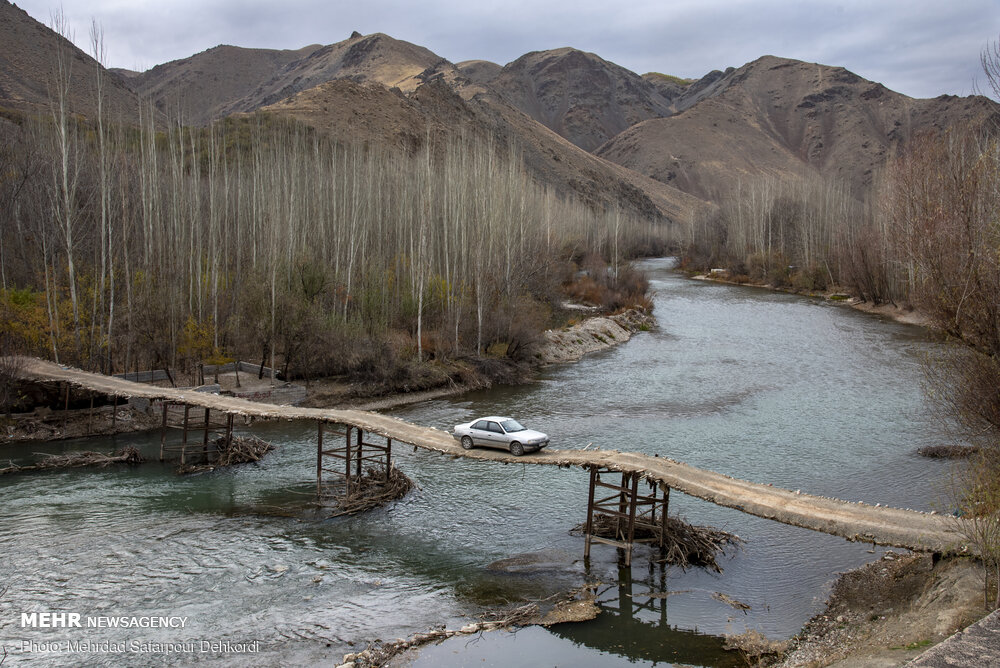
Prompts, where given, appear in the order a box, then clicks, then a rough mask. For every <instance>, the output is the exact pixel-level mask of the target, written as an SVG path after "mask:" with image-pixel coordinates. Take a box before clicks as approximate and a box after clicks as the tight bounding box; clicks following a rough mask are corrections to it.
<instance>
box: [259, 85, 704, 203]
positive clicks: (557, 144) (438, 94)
mask: <svg viewBox="0 0 1000 668" xmlns="http://www.w3.org/2000/svg"><path fill="white" fill-rule="evenodd" d="M262 109H263V110H264V111H268V112H272V113H276V114H281V115H287V116H291V117H293V118H296V119H297V120H299V121H302V122H304V123H307V124H309V125H311V126H313V127H316V128H317V129H319V130H321V131H322V132H325V133H327V134H329V135H331V136H333V137H335V138H337V139H339V140H340V141H343V142H345V143H349V142H367V143H370V144H383V145H389V146H395V147H401V148H404V149H407V150H412V149H414V148H416V147H419V146H421V145H422V144H423V143H424V142H425V141H426V138H427V137H428V135H429V136H431V137H432V138H434V139H438V140H440V139H444V138H445V137H447V136H448V135H450V134H452V133H456V132H462V133H464V134H466V135H467V136H470V137H478V138H480V139H481V140H483V141H497V142H498V143H499V145H501V146H502V145H504V144H506V143H510V144H512V145H513V146H514V147H515V148H516V149H517V150H518V151H519V152H520V153H521V155H522V156H523V159H524V161H525V165H526V166H527V169H528V171H529V172H530V173H531V174H532V175H533V176H534V177H535V178H536V179H537V180H538V181H539V182H541V183H547V184H549V185H551V186H552V187H553V188H555V189H556V190H557V191H559V192H563V193H567V194H573V195H574V196H576V197H579V198H580V199H581V200H583V201H585V202H587V203H588V204H590V205H592V206H595V207H598V208H605V207H609V206H613V205H615V204H620V205H622V206H623V207H624V209H625V210H626V211H630V212H632V213H635V214H638V215H641V216H643V217H646V218H651V219H658V218H663V217H665V218H669V219H671V220H675V221H678V220H686V219H688V217H689V216H690V215H691V213H692V211H694V210H696V209H699V208H701V207H705V206H707V205H706V204H705V203H704V202H702V201H700V200H698V199H696V198H694V197H692V196H690V195H687V194H685V193H682V192H680V191H679V190H677V189H675V188H674V187H672V186H669V185H666V184H663V183H660V182H658V181H655V180H653V179H650V178H647V177H645V176H642V175H641V174H637V173H635V172H632V171H630V170H628V169H625V168H623V167H621V166H620V165H616V164H614V163H611V162H608V161H607V160H603V159H601V158H598V157H596V156H594V155H591V154H590V153H587V152H586V151H584V150H582V149H580V148H578V147H577V146H574V145H573V144H570V143H569V142H568V141H566V140H565V139H563V138H562V137H560V136H558V135H557V134H555V133H554V132H552V131H551V130H549V129H548V128H545V127H544V126H542V125H541V124H539V123H537V122H536V121H534V120H532V119H530V118H528V117H527V116H525V115H524V114H523V113H521V112H520V111H518V110H517V109H514V108H513V107H512V106H510V105H509V104H508V103H506V102H505V101H503V100H501V99H498V98H497V97H496V96H495V95H493V94H490V93H478V94H475V95H472V96H470V97H468V98H466V97H463V95H460V94H459V92H457V91H456V90H455V89H454V88H453V87H452V86H450V85H449V84H448V83H447V82H445V81H441V80H433V81H429V82H428V83H425V84H422V85H420V86H419V87H417V88H416V89H415V90H414V92H413V93H411V94H409V95H407V94H404V93H403V92H402V91H400V90H398V89H396V90H390V89H388V88H386V87H385V86H384V85H381V84H378V83H374V82H361V83H358V82H354V81H351V80H346V79H338V80H334V81H329V82H326V83H323V84H321V85H319V86H316V87H314V88H311V89H308V90H305V91H302V92H300V93H297V94H295V95H293V96H291V97H289V98H286V99H284V100H281V101H280V102H277V103H275V104H273V105H269V106H267V107H263V108H262Z"/></svg>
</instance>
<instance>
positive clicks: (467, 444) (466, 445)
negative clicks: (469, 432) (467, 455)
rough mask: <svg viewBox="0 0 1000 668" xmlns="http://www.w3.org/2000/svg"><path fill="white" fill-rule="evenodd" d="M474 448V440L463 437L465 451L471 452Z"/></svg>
mask: <svg viewBox="0 0 1000 668" xmlns="http://www.w3.org/2000/svg"><path fill="white" fill-rule="evenodd" d="M472 447H473V443H472V439H471V438H469V437H468V436H463V437H462V448H464V449H465V450H471V449H472Z"/></svg>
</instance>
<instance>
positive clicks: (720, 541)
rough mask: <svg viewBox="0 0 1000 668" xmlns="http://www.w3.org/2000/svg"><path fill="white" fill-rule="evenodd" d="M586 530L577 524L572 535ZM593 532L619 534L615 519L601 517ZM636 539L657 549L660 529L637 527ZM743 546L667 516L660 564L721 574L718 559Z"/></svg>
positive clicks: (725, 534) (719, 533)
mask: <svg viewBox="0 0 1000 668" xmlns="http://www.w3.org/2000/svg"><path fill="white" fill-rule="evenodd" d="M585 529H586V525H585V524H578V525H577V526H575V527H573V529H572V530H571V532H572V533H583V531H584V530H585ZM593 532H594V535H595V536H601V537H603V538H615V537H616V534H617V526H616V522H615V519H614V518H612V517H607V516H602V515H598V516H597V517H595V518H594V524H593ZM634 537H635V539H636V540H639V539H652V543H651V544H652V545H654V546H657V545H658V544H659V539H660V531H659V527H657V528H656V529H650V528H647V527H644V526H637V527H636V528H635V536H634ZM742 545H743V539H742V538H740V537H739V536H737V535H736V534H732V533H729V532H728V531H722V530H721V529H713V528H712V527H703V526H696V525H694V524H688V523H687V522H685V521H684V520H681V519H679V518H677V517H668V518H667V526H666V533H665V535H664V536H663V544H662V546H661V547H660V551H661V554H662V555H663V559H662V560H661V563H668V564H674V565H675V566H680V567H681V568H684V569H686V568H688V567H689V566H701V567H704V568H708V569H709V570H713V571H715V572H716V573H721V572H722V566H720V565H719V562H718V561H717V559H716V557H717V556H718V555H720V554H724V553H725V552H726V550H728V549H730V548H736V549H739V548H740V547H741V546H742Z"/></svg>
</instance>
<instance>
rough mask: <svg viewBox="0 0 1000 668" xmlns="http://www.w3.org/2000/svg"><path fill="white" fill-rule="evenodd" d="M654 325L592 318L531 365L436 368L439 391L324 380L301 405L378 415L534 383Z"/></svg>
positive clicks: (635, 313) (547, 337)
mask: <svg viewBox="0 0 1000 668" xmlns="http://www.w3.org/2000/svg"><path fill="white" fill-rule="evenodd" d="M655 323H656V319H655V318H654V317H653V316H652V314H650V313H648V312H647V311H645V310H641V309H635V308H633V309H627V310H625V311H622V312H621V313H615V314H611V315H594V316H590V317H587V318H584V319H583V320H581V321H580V322H576V323H573V324H571V325H567V326H566V327H563V328H561V329H555V330H546V331H545V332H544V333H543V335H542V339H541V340H540V341H539V342H538V343H537V344H536V345H535V347H534V350H533V351H532V353H531V354H530V355H529V360H530V362H520V363H518V362H514V361H512V360H508V359H505V358H482V359H479V360H458V361H453V362H447V363H437V364H438V367H439V368H438V370H437V371H436V372H435V373H436V374H437V376H438V378H439V380H438V383H437V385H436V386H433V387H423V386H420V387H419V389H415V390H413V391H410V390H404V391H399V390H398V389H395V388H392V387H379V386H377V385H372V384H367V385H362V386H359V384H357V383H351V382H349V381H347V380H346V379H342V378H327V379H320V380H317V381H313V382H311V383H310V384H309V387H308V391H309V396H308V397H307V398H306V400H305V401H304V402H303V403H302V405H303V406H306V407H311V408H353V409H357V410H366V411H380V410H389V409H392V408H398V407H400V406H407V405H410V404H414V403H418V402H421V401H429V400H431V399H440V398H442V397H447V396H453V395H458V394H463V393H465V392H469V391H471V390H481V389H486V388H489V387H492V386H493V385H497V384H503V385H516V384H520V383H525V382H530V381H531V379H532V376H533V374H534V373H535V372H536V371H538V370H539V369H541V368H543V367H545V366H548V365H550V364H563V363H569V362H578V361H579V360H580V359H582V358H583V357H584V356H585V355H588V354H590V353H594V352H598V351H601V350H607V349H609V348H612V347H614V346H616V345H619V344H622V343H625V342H627V341H628V340H629V339H631V338H632V336H633V335H634V334H635V333H636V332H639V331H646V330H649V329H651V328H652V327H653V326H654V325H655Z"/></svg>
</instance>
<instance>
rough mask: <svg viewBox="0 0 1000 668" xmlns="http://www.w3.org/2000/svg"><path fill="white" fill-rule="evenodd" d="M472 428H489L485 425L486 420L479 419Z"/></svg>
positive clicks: (484, 429)
mask: <svg viewBox="0 0 1000 668" xmlns="http://www.w3.org/2000/svg"><path fill="white" fill-rule="evenodd" d="M472 428H473V429H482V430H483V431H486V430H488V429H489V426H487V423H486V420H480V421H479V422H477V423H476V424H474V425H472Z"/></svg>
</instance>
